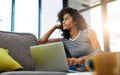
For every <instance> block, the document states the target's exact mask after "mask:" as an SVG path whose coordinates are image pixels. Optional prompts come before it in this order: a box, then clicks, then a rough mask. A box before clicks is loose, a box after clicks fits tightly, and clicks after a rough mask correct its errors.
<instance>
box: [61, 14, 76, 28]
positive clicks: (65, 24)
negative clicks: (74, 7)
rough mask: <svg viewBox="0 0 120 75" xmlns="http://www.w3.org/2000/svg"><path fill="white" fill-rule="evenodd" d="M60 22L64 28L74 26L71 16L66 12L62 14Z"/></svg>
mask: <svg viewBox="0 0 120 75" xmlns="http://www.w3.org/2000/svg"><path fill="white" fill-rule="evenodd" d="M62 24H63V29H64V30H70V29H71V28H73V27H75V25H74V21H73V18H72V17H71V16H70V15H69V14H68V13H67V14H65V15H64V16H63V21H62Z"/></svg>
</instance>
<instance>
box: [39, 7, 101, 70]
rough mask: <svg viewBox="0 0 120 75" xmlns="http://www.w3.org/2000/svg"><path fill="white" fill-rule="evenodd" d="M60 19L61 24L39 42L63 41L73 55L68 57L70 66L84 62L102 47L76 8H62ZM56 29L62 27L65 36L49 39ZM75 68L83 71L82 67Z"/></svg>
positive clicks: (59, 14)
mask: <svg viewBox="0 0 120 75" xmlns="http://www.w3.org/2000/svg"><path fill="white" fill-rule="evenodd" d="M58 21H59V22H60V23H61V24H56V25H55V26H53V27H52V28H51V29H50V30H49V31H48V32H47V33H46V34H44V36H43V37H41V38H40V40H39V43H40V44H44V43H50V42H58V41H62V42H63V44H64V46H65V47H66V48H67V50H68V52H69V53H70V55H71V56H72V57H71V58H68V64H69V66H72V65H78V64H81V63H83V62H84V61H85V59H86V58H87V57H88V55H89V54H90V53H92V52H93V51H94V50H100V49H101V48H100V45H99V42H98V40H97V37H96V34H95V32H94V31H93V30H92V29H90V28H88V27H87V23H86V22H85V20H84V18H83V17H82V16H81V15H80V14H79V12H78V11H77V10H76V9H73V8H69V7H67V8H64V9H62V10H61V11H60V12H59V13H58ZM56 29H61V31H62V36H63V38H57V39H54V40H48V39H49V37H50V35H51V34H52V33H53V32H54V31H55V30H56ZM75 70H79V71H82V70H81V69H80V68H79V69H75Z"/></svg>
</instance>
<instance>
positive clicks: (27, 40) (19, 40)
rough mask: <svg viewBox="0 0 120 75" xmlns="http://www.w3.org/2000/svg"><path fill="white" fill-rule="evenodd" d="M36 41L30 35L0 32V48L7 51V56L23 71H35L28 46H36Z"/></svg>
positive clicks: (33, 36)
mask: <svg viewBox="0 0 120 75" xmlns="http://www.w3.org/2000/svg"><path fill="white" fill-rule="evenodd" d="M36 44H37V39H36V37H35V35H33V34H31V33H17V32H8V31H0V47H2V48H6V49H9V54H10V56H12V58H13V59H15V60H16V61H17V62H19V63H20V64H21V65H22V66H23V68H24V70H26V71H31V70H35V67H34V63H33V61H32V57H31V53H30V46H33V45H36Z"/></svg>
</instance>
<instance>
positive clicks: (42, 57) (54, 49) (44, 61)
mask: <svg viewBox="0 0 120 75" xmlns="http://www.w3.org/2000/svg"><path fill="white" fill-rule="evenodd" d="M30 50H31V54H32V59H33V61H34V64H35V67H36V70H37V71H38V70H40V71H68V64H67V60H66V54H65V50H64V47H63V43H62V42H55V43H49V44H42V45H36V46H31V47H30Z"/></svg>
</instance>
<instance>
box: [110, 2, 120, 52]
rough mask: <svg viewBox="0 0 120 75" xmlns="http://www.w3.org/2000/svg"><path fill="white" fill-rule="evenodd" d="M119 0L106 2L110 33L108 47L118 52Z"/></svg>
mask: <svg viewBox="0 0 120 75" xmlns="http://www.w3.org/2000/svg"><path fill="white" fill-rule="evenodd" d="M119 7H120V0H116V1H114V2H111V3H109V4H108V29H109V33H110V49H111V51H112V52H120V10H119Z"/></svg>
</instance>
